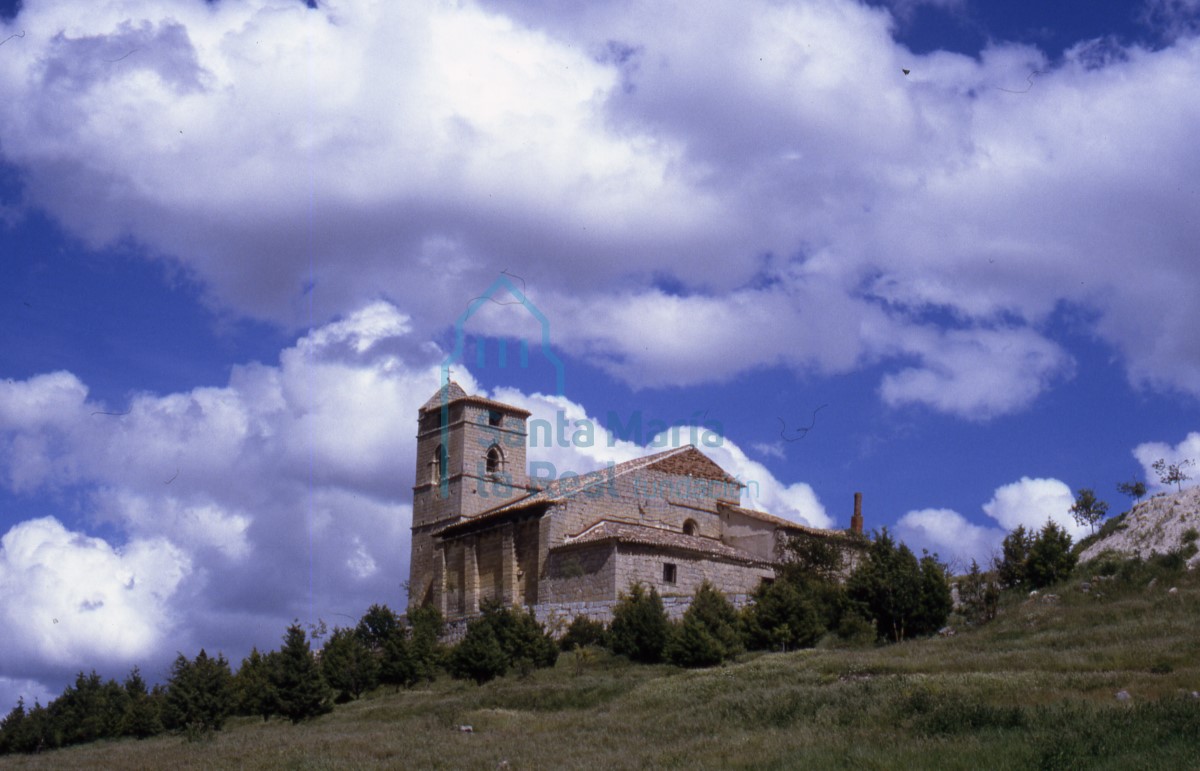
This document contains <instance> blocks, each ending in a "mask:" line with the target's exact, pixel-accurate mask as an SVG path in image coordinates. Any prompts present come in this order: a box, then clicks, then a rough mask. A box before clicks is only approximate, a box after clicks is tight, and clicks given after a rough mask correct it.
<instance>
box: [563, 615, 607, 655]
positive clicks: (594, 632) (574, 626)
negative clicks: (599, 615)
mask: <svg viewBox="0 0 1200 771" xmlns="http://www.w3.org/2000/svg"><path fill="white" fill-rule="evenodd" d="M607 644H608V628H607V627H606V626H605V625H604V622H602V621H592V620H591V619H589V618H588V617H587V616H576V617H575V619H574V620H573V621H571V625H570V626H569V627H567V631H566V633H565V634H564V635H563V636H562V639H560V640H559V641H558V647H559V648H560V649H561V650H564V651H570V650H575V649H576V648H586V647H587V646H589V645H599V646H605V645H607Z"/></svg>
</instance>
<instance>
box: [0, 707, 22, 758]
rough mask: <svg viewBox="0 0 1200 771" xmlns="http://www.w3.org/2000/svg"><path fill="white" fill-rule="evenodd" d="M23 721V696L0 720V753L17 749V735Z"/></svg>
mask: <svg viewBox="0 0 1200 771" xmlns="http://www.w3.org/2000/svg"><path fill="white" fill-rule="evenodd" d="M24 722H25V698H24V697H21V698H18V699H17V706H15V707H13V708H12V710H11V711H9V713H8V714H7V715H5V716H4V719H3V720H0V755H6V754H8V753H10V752H17V751H18V750H17V743H18V737H19V735H20V734H21V730H22V726H23V724H24Z"/></svg>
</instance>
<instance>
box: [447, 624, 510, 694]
mask: <svg viewBox="0 0 1200 771" xmlns="http://www.w3.org/2000/svg"><path fill="white" fill-rule="evenodd" d="M449 664H450V674H452V675H454V676H455V677H463V678H470V679H471V680H474V681H475V682H476V683H477V684H478V685H483V684H484V683H486V682H487V681H489V680H492V679H494V678H497V677H500V676H501V675H503V674H504V673H505V672H507V671H508V655H507V654H506V653H505V651H504V648H503V647H501V645H500V640H499V639H498V638H497V637H496V631H495V629H493V627H492V625H491V624H489V623H486V622H485V621H483V620H482V619H474V620H472V621H471V622H470V623H468V624H467V633H466V635H465V636H464V637H463V639H462V641H461V642H459V644H458V645H456V646H454V650H453V651H452V652H451V654H450V661H449Z"/></svg>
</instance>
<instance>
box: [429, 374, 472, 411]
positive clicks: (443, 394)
mask: <svg viewBox="0 0 1200 771" xmlns="http://www.w3.org/2000/svg"><path fill="white" fill-rule="evenodd" d="M466 396H467V392H466V391H464V390H463V387H462V386H460V385H459V384H458V383H455V382H454V381H453V380H451V381H450V382H449V383H447V384H446V385H444V386H442V387H441V388H439V389H438V390H437V392H436V393H434V395H433V396H431V397H429V401H427V402H425V404H424V405H422V407H421V412H428V411H429V410H433V409H437V408H438V407H441V406H442V405H443V404H449V403H450V402H455V401H458V400H459V399H464V398H466Z"/></svg>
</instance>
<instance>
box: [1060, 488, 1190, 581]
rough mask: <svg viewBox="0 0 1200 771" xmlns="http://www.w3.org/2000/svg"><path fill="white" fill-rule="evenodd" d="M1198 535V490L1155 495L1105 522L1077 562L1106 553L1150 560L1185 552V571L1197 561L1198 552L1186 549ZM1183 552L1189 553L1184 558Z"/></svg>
mask: <svg viewBox="0 0 1200 771" xmlns="http://www.w3.org/2000/svg"><path fill="white" fill-rule="evenodd" d="M1198 534H1200V487H1192V488H1189V489H1187V490H1184V491H1183V492H1180V493H1159V494H1158V495H1155V496H1154V497H1152V498H1150V499H1149V500H1146V501H1142V502H1141V503H1139V504H1137V505H1136V506H1134V507H1133V508H1132V509H1131V510H1130V511H1128V512H1126V513H1125V514H1122V515H1121V516H1120V517H1116V518H1114V519H1112V520H1110V521H1109V522H1106V523H1105V525H1104V527H1103V528H1101V530H1100V533H1099V536H1100V537H1099V538H1098V539H1097V540H1095V541H1094V542H1093V543H1091V544H1090V545H1088V546H1087V547H1086V548H1085V549H1084V550H1083V551H1082V552H1081V554H1080V561H1081V562H1087V561H1088V560H1092V559H1096V558H1097V557H1099V556H1100V555H1101V554H1103V553H1104V552H1106V551H1111V552H1115V553H1117V554H1120V555H1123V556H1128V557H1140V558H1142V559H1150V557H1152V556H1153V555H1155V554H1169V553H1171V552H1173V551H1178V550H1180V549H1184V550H1185V556H1187V563H1188V568H1189V569H1191V568H1193V567H1195V565H1196V564H1197V563H1198V562H1200V551H1196V550H1195V549H1190V548H1188V545H1189V544H1193V543H1195V542H1196V541H1197V537H1198ZM1186 552H1193V553H1192V554H1190V555H1187V554H1186Z"/></svg>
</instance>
